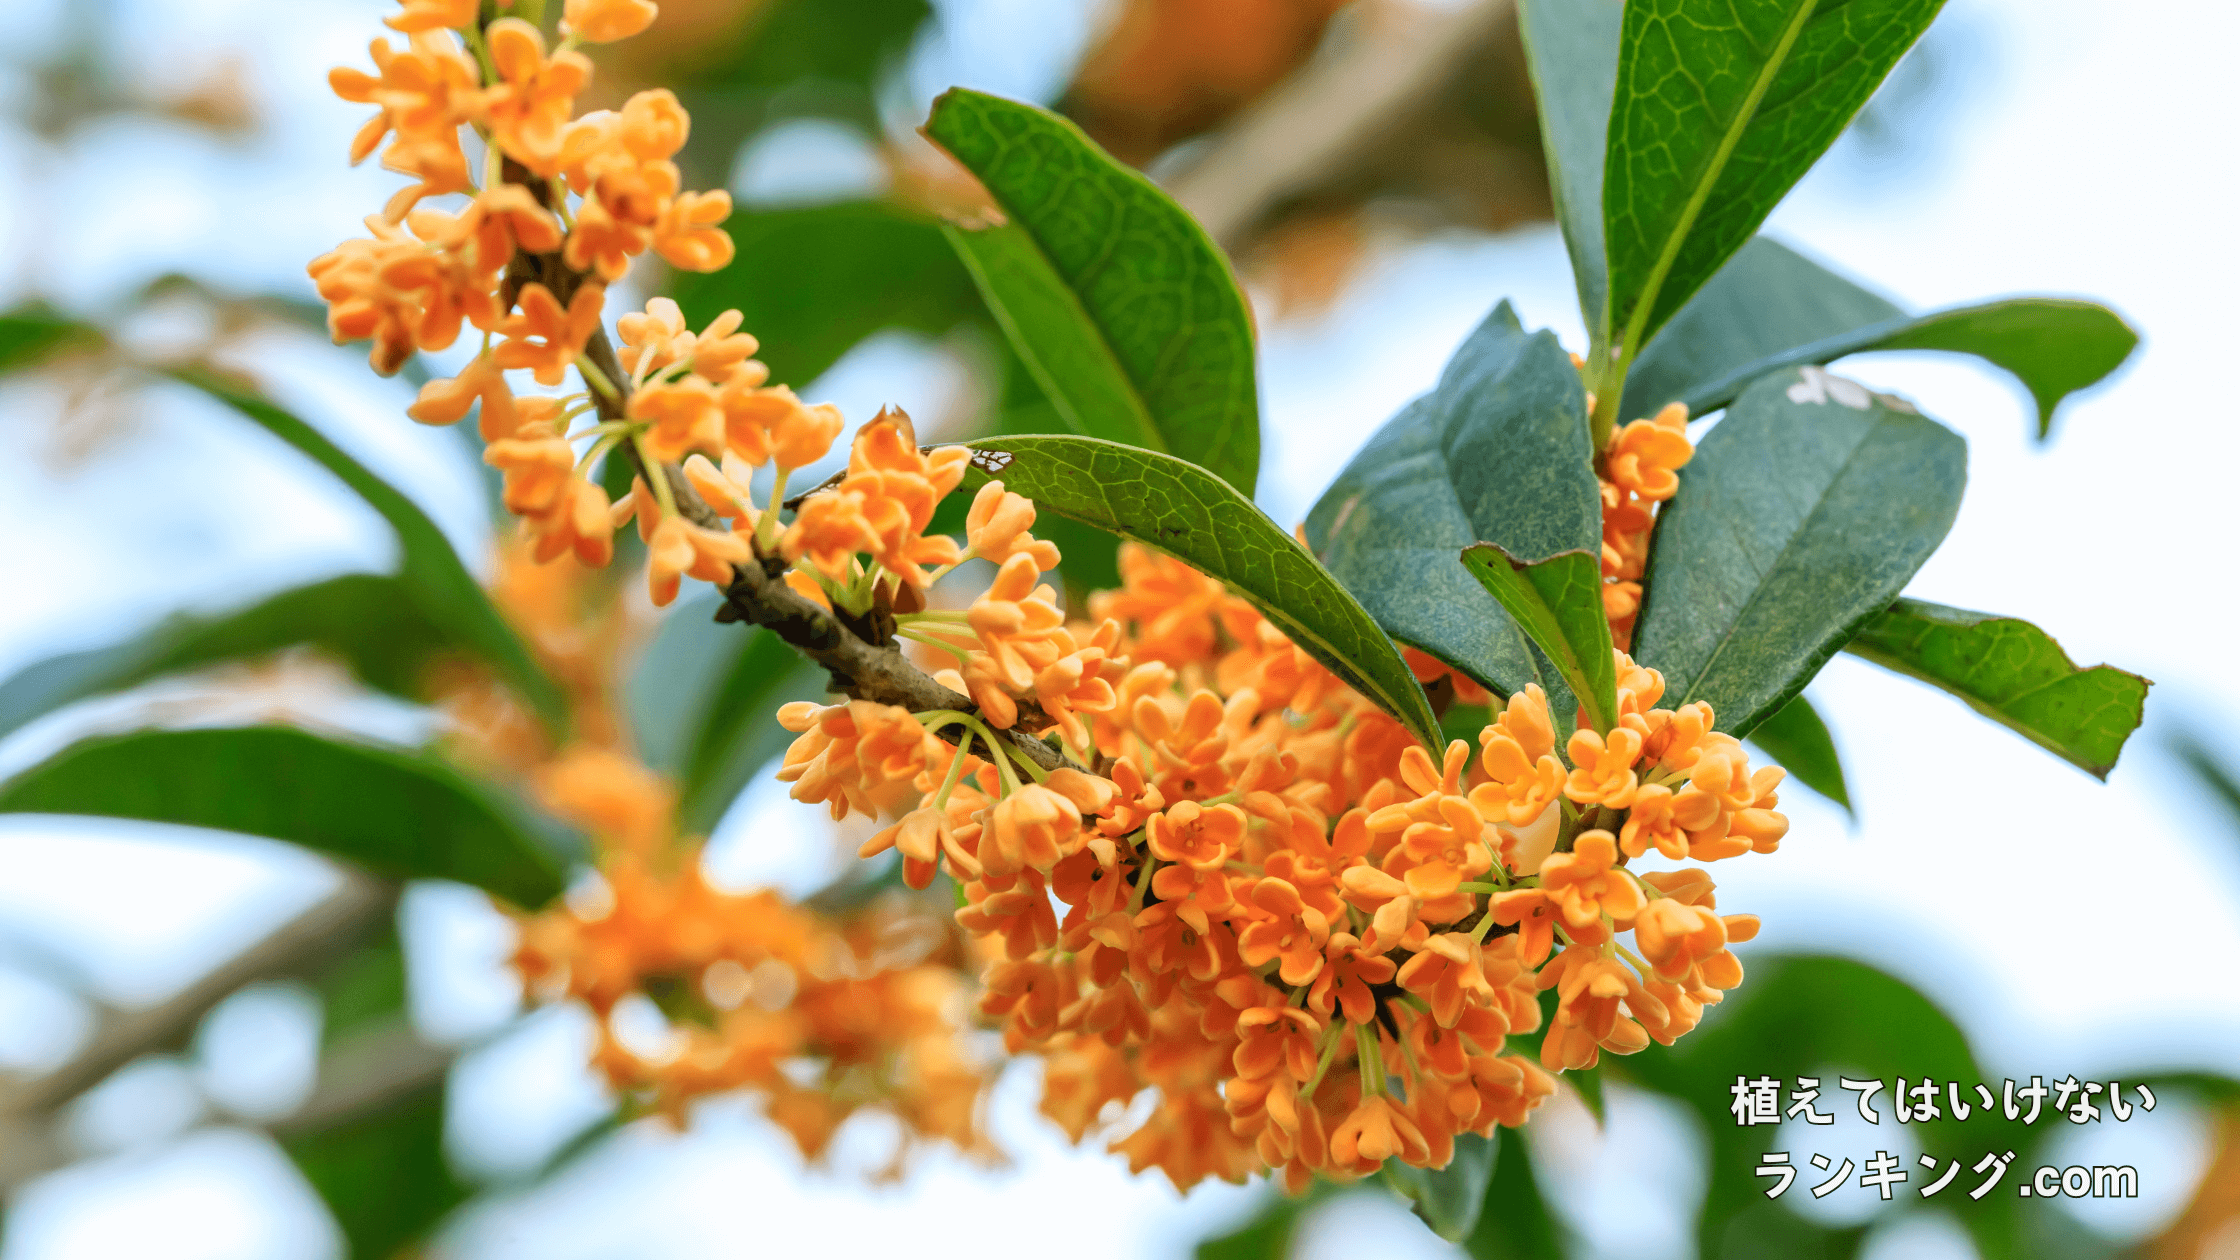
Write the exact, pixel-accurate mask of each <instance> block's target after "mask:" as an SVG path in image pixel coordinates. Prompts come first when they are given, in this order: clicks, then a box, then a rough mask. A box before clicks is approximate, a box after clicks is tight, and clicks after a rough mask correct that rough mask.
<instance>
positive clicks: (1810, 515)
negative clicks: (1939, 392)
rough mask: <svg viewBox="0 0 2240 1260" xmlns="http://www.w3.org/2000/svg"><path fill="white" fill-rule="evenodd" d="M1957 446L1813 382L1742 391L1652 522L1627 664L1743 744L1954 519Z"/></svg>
mask: <svg viewBox="0 0 2240 1260" xmlns="http://www.w3.org/2000/svg"><path fill="white" fill-rule="evenodd" d="M1966 481H1967V446H1966V444H1965V443H1964V442H1962V441H1961V440H1960V438H1959V436H1958V435H1957V434H1955V433H1953V432H1952V431H1951V430H1949V429H1946V428H1945V427H1944V426H1943V425H1940V424H1938V423H1937V422H1935V421H1934V420H1930V419H1927V418H1926V417H1924V416H1922V415H1920V414H1919V413H1918V412H1916V411H1915V410H1914V409H1913V407H1912V405H1911V404H1908V403H1906V402H1903V401H1902V400H1899V399H1894V398H1889V397H1886V396H1883V395H1880V394H1873V393H1870V392H1868V391H1867V390H1866V389H1865V388H1864V387H1862V386H1860V385H1857V384H1855V383H1853V382H1851V381H1847V380H1845V379H1843V378H1842V377H1837V376H1830V375H1828V374H1827V373H1825V372H1822V371H1821V370H1820V369H1818V368H1802V369H1790V370H1788V371H1784V372H1779V373H1776V374H1774V375H1772V376H1768V377H1766V378H1764V379H1763V380H1760V381H1759V382H1758V383H1757V384H1755V385H1753V386H1751V387H1750V389H1749V390H1748V391H1747V392H1745V393H1744V394H1743V395H1742V397H1741V398H1740V399H1737V400H1736V402H1735V404H1734V406H1733V407H1732V408H1730V409H1729V410H1728V412H1727V415H1726V418H1725V419H1724V420H1721V421H1720V422H1719V423H1718V424H1717V425H1716V426H1714V427H1713V428H1712V430H1711V432H1710V434H1709V435H1708V436H1706V437H1705V438H1704V440H1703V442H1702V444H1701V445H1700V446H1698V447H1697V448H1696V453H1695V458H1694V459H1693V460H1691V461H1690V462H1689V463H1688V465H1687V466H1686V467H1685V468H1683V469H1681V470H1680V492H1679V494H1678V495H1677V496H1675V497H1674V498H1673V500H1672V501H1671V502H1670V503H1668V504H1666V505H1665V508H1664V511H1663V513H1662V514H1661V516H1660V517H1659V519H1658V523H1657V532H1656V541H1655V544H1654V546H1653V549H1652V551H1651V553H1650V562H1649V572H1648V576H1647V579H1646V584H1645V591H1644V595H1643V600H1642V609H1641V617H1640V620H1639V622H1638V623H1637V624H1636V628H1635V631H1634V653H1633V655H1634V657H1635V659H1637V660H1639V661H1640V662H1641V663H1642V664H1644V665H1648V666H1651V667H1653V668H1655V669H1657V670H1660V671H1662V673H1663V674H1664V679H1665V700H1664V703H1665V704H1666V705H1668V706H1670V707H1674V708H1677V707H1679V706H1680V705H1683V704H1686V703H1689V702H1691V701H1696V700H1704V701H1708V702H1710V704H1711V706H1712V708H1713V710H1714V711H1715V713H1716V716H1717V719H1718V726H1719V729H1721V730H1724V731H1729V732H1731V733H1733V734H1736V735H1745V734H1748V733H1749V732H1750V731H1751V729H1752V728H1754V727H1756V726H1757V724H1758V723H1760V722H1762V721H1764V720H1765V719H1766V718H1767V717H1770V716H1771V715H1772V714H1773V713H1774V711H1775V710H1777V709H1779V708H1780V707H1781V706H1782V705H1784V704H1786V703H1788V702H1789V700H1790V699H1791V698H1792V697H1794V696H1795V695H1796V694H1797V693H1798V692H1799V691H1800V690H1802V689H1803V688H1804V685H1805V683H1806V682H1808V681H1810V680H1811V678H1812V676H1813V675H1814V674H1815V673H1817V672H1819V669H1820V667H1821V665H1823V664H1825V663H1826V662H1827V659H1828V658H1829V657H1830V656H1832V655H1834V654H1835V652H1836V650H1837V649H1838V648H1841V647H1842V646H1843V645H1844V644H1845V643H1848V642H1849V641H1850V640H1851V638H1852V636H1853V635H1855V634H1857V633H1858V632H1859V630H1860V629H1861V628H1862V627H1863V626H1865V625H1866V623H1867V622H1868V621H1870V620H1871V619H1872V618H1874V617H1875V616H1876V615H1877V614H1879V613H1881V612H1882V610H1883V609H1885V608H1888V607H1889V606H1890V602H1891V601H1892V600H1894V599H1896V598H1897V595H1898V592H1899V590H1900V589H1902V588H1903V587H1904V586H1905V584H1906V581H1907V580H1908V579H1909V578H1911V577H1912V576H1913V574H1914V572H1915V571H1916V570H1918V569H1919V568H1920V567H1921V565H1922V562H1923V561H1925V560H1927V559H1928V558H1929V553H1930V552H1932V551H1934V550H1935V549H1936V547H1937V544H1938V543H1940V542H1942V541H1943V540H1944V536H1945V531H1947V530H1948V529H1950V528H1951V527H1952V520H1953V516H1954V515H1955V514H1956V513H1957V512H1958V511H1959V507H1960V493H1961V489H1962V487H1963V486H1964V484H1965V483H1966Z"/></svg>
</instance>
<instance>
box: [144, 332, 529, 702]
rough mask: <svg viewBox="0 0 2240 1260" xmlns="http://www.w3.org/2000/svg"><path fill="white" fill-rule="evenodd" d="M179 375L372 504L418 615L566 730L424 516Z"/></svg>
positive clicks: (193, 378) (231, 391) (327, 444)
mask: <svg viewBox="0 0 2240 1260" xmlns="http://www.w3.org/2000/svg"><path fill="white" fill-rule="evenodd" d="M174 375H176V376H177V377H178V378H179V379H180V380H182V381H185V382H186V383H187V384H189V385H192V386H194V387H195V388H197V389H199V390H202V391H203V392H204V393H206V394H209V395H210V396H211V397H213V398H215V399H217V400H218V401H220V402H222V403H226V404H228V405H229V406H231V407H233V409H234V410H236V411H239V412H240V413H241V414H242V415H245V416H247V417H249V418H250V419H251V420H254V421H256V422H257V424H259V425H260V426H262V427H263V428H264V429H265V430H266V431H267V432H269V433H271V434H272V435H273V436H275V437H277V438H279V439H280V440H281V441H283V442H286V443H287V444H288V445H290V446H292V447H294V448H296V449H297V450H298V451H301V452H303V453H304V454H305V455H308V456H310V457H311V458H312V459H313V460H314V461H316V462H317V463H318V464H319V466H320V467H322V468H325V469H326V470H327V471H328V472H331V473H333V474H334V475H335V476H337V477H339V478H341V479H342V482H343V484H345V485H347V486H349V487H350V488H351V489H352V490H354V491H356V492H357V493H358V496H359V497H360V498H362V499H364V500H365V501H366V502H367V503H368V504H371V505H372V507H373V509H374V510H375V511H376V512H379V513H380V514H381V516H382V519H384V520H386V521H388V522H389V524H390V526H391V527H392V528H393V529H395V530H396V531H397V545H398V548H399V550H400V551H401V552H402V553H403V557H404V558H403V561H402V563H401V564H400V566H399V568H398V571H397V580H398V581H399V582H401V583H402V584H403V585H404V587H405V588H406V590H407V591H409V592H410V594H411V597H412V599H413V602H414V603H415V604H417V605H418V607H419V610H420V613H421V615H422V616H424V617H426V618H427V620H428V621H429V623H430V624H432V625H435V626H437V627H440V628H441V629H442V631H443V633H444V635H445V637H446V638H448V639H450V640H451V641H453V642H455V643H457V644H459V645H460V646H461V647H463V648H465V649H467V650H468V651H471V652H473V653H474V654H475V655H477V656H479V657H481V658H482V659H483V660H484V661H486V662H488V663H489V665H490V666H491V668H493V669H495V670H496V671H497V672H498V674H499V676H500V677H501V678H503V679H504V680H505V681H506V682H507V683H508V684H509V685H511V686H512V687H513V688H514V690H516V691H518V692H519V693H520V694H521V696H522V698H523V699H525V700H527V701H528V702H529V704H530V705H531V706H532V707H533V708H535V709H536V711H537V712H538V713H539V714H541V715H543V717H544V719H545V721H546V723H547V724H548V725H550V726H553V727H560V726H563V725H565V723H566V720H567V700H566V698H565V697H564V696H562V695H561V692H560V688H559V686H558V684H556V683H554V682H553V681H552V679H551V677H550V676H548V675H547V674H546V673H545V672H544V670H543V669H542V668H541V667H539V666H538V664H537V662H536V658H535V657H533V656H531V655H530V654H529V649H528V646H527V645H526V644H524V643H522V641H521V638H520V636H518V635H516V634H515V633H514V632H513V627H511V626H509V625H507V624H506V620H505V618H504V617H503V616H501V615H499V613H498V609H497V606H496V605H494V604H492V603H491V602H490V597H489V595H487V594H486V593H484V591H483V589H482V587H481V586H480V585H479V584H477V583H476V582H475V580H474V576H473V575H472V574H470V573H468V572H467V568H466V566H465V565H464V564H461V563H460V562H459V553H458V552H456V551H453V550H452V549H451V543H450V542H449V541H448V540H446V539H445V538H444V536H443V532H442V531H441V530H439V529H437V528H436V525H435V522H434V521H431V520H429V519H428V516H427V513H425V512H422V511H421V510H420V508H419V507H418V505H416V504H414V503H413V501H412V500H411V499H409V498H407V497H406V496H405V495H403V494H402V493H400V492H399V491H398V490H397V488H396V487H394V486H392V485H390V484H389V483H388V482H386V481H383V480H382V479H381V478H379V477H376V476H374V475H373V473H371V472H369V471H368V470H367V469H366V467H365V465H363V464H360V463H359V462H358V461H356V460H354V459H352V458H350V456H348V455H347V454H345V453H343V451H342V448H340V447H338V446H336V445H335V444H334V443H333V442H331V441H329V440H327V438H326V436H325V435H324V434H321V433H320V432H319V431H318V430H317V429H314V428H312V427H311V426H310V425H308V424H305V423H304V422H303V421H302V420H299V419H297V418H296V417H295V416H292V415H290V414H288V413H287V412H285V411H282V410H281V409H280V408H278V407H275V406H273V405H272V404H271V403H269V402H267V401H265V400H264V399H262V398H260V397H257V396H256V395H254V394H250V393H248V392H246V391H244V390H242V389H240V388H239V387H237V386H235V385H233V384H232V383H230V382H227V381H225V380H221V379H220V378H218V377H217V376H215V375H213V374H211V373H209V372H206V371H202V370H199V369H189V370H184V371H180V372H176V373H174Z"/></svg>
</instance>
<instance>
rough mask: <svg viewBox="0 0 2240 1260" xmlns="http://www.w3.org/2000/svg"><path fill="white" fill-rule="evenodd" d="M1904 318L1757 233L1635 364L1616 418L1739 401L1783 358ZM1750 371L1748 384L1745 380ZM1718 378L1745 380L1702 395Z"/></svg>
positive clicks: (1702, 409)
mask: <svg viewBox="0 0 2240 1260" xmlns="http://www.w3.org/2000/svg"><path fill="white" fill-rule="evenodd" d="M1903 318H1905V312H1904V311H1903V310H1902V309H1900V308H1899V306H1898V305H1897V303H1895V302H1892V301H1890V300H1888V299H1887V298H1884V297H1883V296H1882V295H1880V294H1878V293H1874V292H1872V291H1870V290H1868V289H1865V288H1862V287H1861V286H1859V285H1856V284H1853V283H1852V282H1851V281H1849V280H1847V279H1845V278H1844V277H1842V276H1840V275H1837V274H1836V273H1835V272H1833V271H1830V270H1828V269H1827V268H1825V267H1822V266H1821V265H1820V264H1818V263H1816V262H1814V261H1812V260H1811V259H1809V258H1806V257H1805V256H1804V255H1802V254H1799V253H1797V252H1796V251H1795V250H1792V249H1790V248H1789V247H1788V246H1786V245H1783V244H1781V243H1780V242H1779V241H1776V240H1773V239H1771V238H1770V237H1764V236H1753V237H1751V238H1750V241H1749V243H1748V244H1745V245H1744V246H1743V247H1742V249H1741V250H1740V251H1738V252H1737V253H1736V254H1735V256H1734V257H1733V258H1731V259H1729V260H1728V261H1727V265H1726V266H1724V267H1721V268H1720V269H1719V271H1718V274H1716V275H1714V276H1712V277H1711V279H1710V280H1709V281H1707V282H1705V284H1704V286H1703V288H1702V289H1700V290H1698V291H1697V293H1696V295H1695V296H1694V297H1692V298H1689V299H1688V303H1687V305H1685V306H1683V307H1681V308H1680V309H1679V310H1678V311H1677V312H1675V313H1674V315H1673V316H1672V320H1671V322H1669V323H1667V324H1666V325H1665V326H1664V328H1663V329H1662V330H1661V331H1659V332H1658V333H1657V335H1656V337H1655V338H1653V339H1652V340H1651V341H1650V342H1649V344H1648V345H1647V346H1646V347H1644V348H1643V349H1642V351H1641V353H1640V355H1639V356H1637V357H1636V358H1635V359H1634V361H1633V366H1632V367H1631V368H1630V369H1628V370H1627V372H1626V386H1625V402H1624V405H1623V406H1621V407H1619V409H1618V415H1619V417H1620V418H1621V419H1625V420H1632V419H1636V418H1639V417H1642V416H1647V415H1651V414H1653V413H1654V412H1655V411H1656V409H1657V408H1659V407H1662V406H1663V405H1665V404H1666V403H1668V402H1673V401H1676V400H1677V401H1684V402H1686V403H1688V414H1689V415H1691V416H1699V415H1703V414H1705V413H1707V412H1709V411H1711V410H1713V409H1714V408H1715V407H1723V406H1725V405H1726V404H1728V403H1729V402H1732V401H1734V395H1735V392H1736V391H1737V390H1739V389H1740V387H1741V385H1745V384H1748V383H1749V382H1750V381H1753V380H1756V379H1757V378H1758V377H1760V376H1763V375H1765V374H1766V373H1767V372H1769V371H1772V370H1773V369H1774V368H1775V367H1779V366H1786V365H1785V364H1780V363H1777V362H1775V360H1777V359H1778V358H1779V357H1780V356H1781V355H1782V354H1783V353H1784V352H1786V351H1789V350H1791V349H1794V348H1795V347H1797V346H1801V345H1804V344H1807V343H1809V342H1815V341H1819V340H1821V339H1822V338H1825V337H1834V336H1838V335H1840V334H1843V333H1848V332H1851V331H1852V330H1854V329H1858V328H1864V327H1866V326H1867V325H1869V324H1880V323H1884V322H1886V321H1888V320H1893V319H1903ZM1814 362H1825V360H1814ZM1759 363H1764V364H1765V366H1764V367H1762V368H1760V367H1756V366H1754V365H1756V364H1759ZM1745 368H1748V369H1750V371H1751V374H1750V375H1749V376H1748V377H1742V376H1741V370H1742V369H1745ZM1721 378H1740V380H1739V383H1738V384H1737V385H1736V387H1735V389H1730V390H1727V391H1726V392H1725V394H1724V396H1719V395H1716V394H1708V393H1707V392H1706V391H1705V390H1704V389H1703V388H1702V387H1703V386H1704V385H1706V384H1708V383H1710V382H1712V381H1715V380H1719V379H1721Z"/></svg>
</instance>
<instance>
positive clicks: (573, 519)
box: [523, 477, 614, 569]
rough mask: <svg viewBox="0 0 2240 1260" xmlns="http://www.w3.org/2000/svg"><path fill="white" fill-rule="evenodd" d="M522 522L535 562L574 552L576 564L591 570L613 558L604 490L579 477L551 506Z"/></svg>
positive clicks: (612, 529) (612, 530)
mask: <svg viewBox="0 0 2240 1260" xmlns="http://www.w3.org/2000/svg"><path fill="white" fill-rule="evenodd" d="M523 524H524V526H525V528H526V529H527V531H528V535H529V537H530V539H531V540H532V541H533V542H534V543H535V551H534V552H533V555H534V556H535V559H536V562H537V563H538V564H543V563H545V562H547V561H549V560H551V559H553V558H554V557H556V556H558V555H559V554H560V553H561V552H563V551H570V552H574V553H575V558H576V562H577V563H578V564H582V565H586V566H588V567H590V568H594V569H599V568H604V567H606V564H607V561H609V560H611V559H613V558H614V526H613V525H612V524H610V523H609V521H608V504H607V492H606V491H604V490H602V489H600V488H599V487H598V486H596V485H593V484H592V483H591V482H589V481H586V480H584V479H583V478H581V477H576V478H573V479H571V480H570V481H569V482H568V483H567V485H566V486H564V487H562V489H561V492H560V495H559V497H558V498H557V499H556V500H555V501H554V502H553V504H552V506H550V507H548V508H546V509H545V510H544V511H543V512H542V513H539V514H537V515H534V516H531V517H529V518H528V519H527V520H526V521H525V522H523Z"/></svg>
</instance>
